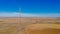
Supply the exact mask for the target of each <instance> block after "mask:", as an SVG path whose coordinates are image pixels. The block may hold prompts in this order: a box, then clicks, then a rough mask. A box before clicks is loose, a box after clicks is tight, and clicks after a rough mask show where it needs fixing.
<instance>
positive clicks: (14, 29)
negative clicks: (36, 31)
mask: <svg viewBox="0 0 60 34" xmlns="http://www.w3.org/2000/svg"><path fill="white" fill-rule="evenodd" d="M31 24H58V25H59V24H60V18H0V34H26V32H25V28H26V26H28V25H31Z"/></svg>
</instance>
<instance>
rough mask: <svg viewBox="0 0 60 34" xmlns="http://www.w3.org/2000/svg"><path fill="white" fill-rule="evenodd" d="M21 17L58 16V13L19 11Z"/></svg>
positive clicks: (59, 15)
mask: <svg viewBox="0 0 60 34" xmlns="http://www.w3.org/2000/svg"><path fill="white" fill-rule="evenodd" d="M21 17H60V14H56V13H49V14H28V13H21Z"/></svg>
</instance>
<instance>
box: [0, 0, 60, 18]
mask: <svg viewBox="0 0 60 34" xmlns="http://www.w3.org/2000/svg"><path fill="white" fill-rule="evenodd" d="M20 12H21V14H20ZM19 14H20V15H21V16H20V17H60V0H0V17H2V16H3V17H17V16H18V15H19Z"/></svg>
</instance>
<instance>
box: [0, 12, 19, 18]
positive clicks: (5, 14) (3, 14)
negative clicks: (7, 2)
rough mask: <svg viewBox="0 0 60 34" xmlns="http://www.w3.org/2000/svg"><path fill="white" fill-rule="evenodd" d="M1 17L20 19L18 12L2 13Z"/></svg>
mask: <svg viewBox="0 0 60 34" xmlns="http://www.w3.org/2000/svg"><path fill="white" fill-rule="evenodd" d="M0 17H19V13H17V12H13V13H9V12H2V13H0Z"/></svg>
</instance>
